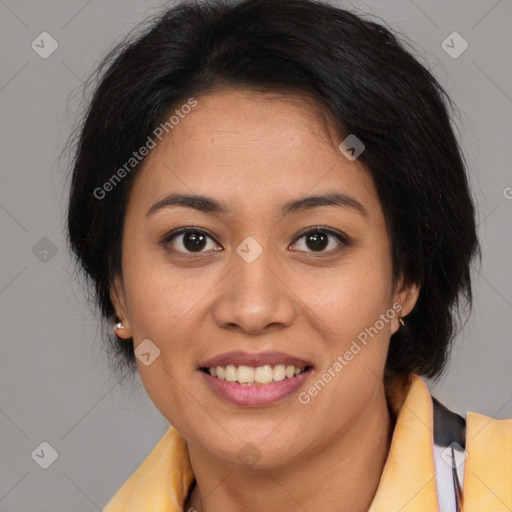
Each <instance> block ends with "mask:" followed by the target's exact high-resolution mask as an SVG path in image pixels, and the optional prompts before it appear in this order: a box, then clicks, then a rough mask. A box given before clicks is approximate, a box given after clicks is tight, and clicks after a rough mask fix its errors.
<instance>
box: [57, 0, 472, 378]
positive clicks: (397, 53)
mask: <svg viewBox="0 0 512 512" xmlns="http://www.w3.org/2000/svg"><path fill="white" fill-rule="evenodd" d="M413 54H414V52H413V50H412V46H411V48H409V44H408V42H407V41H406V38H405V37H403V36H402V38H400V37H399V34H398V33H396V32H395V31H393V30H391V29H389V28H387V27H386V25H385V23H384V22H376V21H374V20H372V19H370V18H369V16H368V15H366V14H365V13H357V14H356V13H355V12H352V11H349V10H347V9H342V8H340V7H336V6H334V5H331V4H329V3H327V2H323V1H313V0H241V1H227V0H208V1H200V0H197V1H187V2H182V3H179V4H175V5H172V6H171V7H167V8H166V9H165V10H163V11H162V12H160V13H159V14H158V15H157V16H155V17H153V18H151V19H150V20H149V22H146V24H143V26H142V28H141V27H138V28H136V30H135V31H134V32H132V33H131V34H129V35H128V37H127V38H126V39H125V40H124V41H123V42H122V43H120V44H119V45H117V46H116V47H115V48H114V49H113V50H112V51H111V52H110V53H109V54H108V55H107V56H106V57H105V58H104V60H103V61H102V63H101V64H100V66H99V67H98V68H97V70H96V74H95V78H97V79H98V83H97V85H96V86H95V87H94V90H93V94H92V98H91V99H90V101H89V102H88V108H87V111H86V112H85V114H84V116H83V118H82V119H81V121H80V123H79V126H78V129H77V131H76V133H75V135H74V136H72V146H73V151H74V159H73V162H72V173H71V184H70V194H69V205H68V212H67V225H66V228H67V236H68V243H69V246H70V249H71V251H72V252H73V253H74V255H75V257H76V261H77V263H78V267H79V271H80V273H81V275H84V276H85V277H86V280H87V282H88V284H90V285H92V287H91V288H92V289H93V290H94V303H95V304H97V306H98V307H99V310H100V312H101V315H102V319H103V320H106V321H108V322H110V321H118V320H119V319H117V318H116V316H115V311H114V308H113V304H112V302H111V298H110V286H111V283H112V279H113V277H114V276H115V275H117V274H119V275H121V237H122V228H123V220H124V216H125V211H126V206H127V198H128V194H129V192H130V187H131V184H132V183H133V180H134V178H135V176H136V174H137V171H138V170H139V169H140V168H141V164H140V163H137V165H134V166H133V169H131V170H130V172H129V173H126V177H124V179H123V180H120V181H119V183H116V184H115V187H112V188H113V190H111V191H110V192H109V193H108V195H106V197H105V198H103V199H98V197H97V196H98V193H97V192H96V193H95V191H97V190H98V189H99V188H101V187H102V186H103V185H104V184H105V183H106V182H108V181H109V179H111V177H112V176H113V175H114V174H115V173H116V172H117V171H118V169H120V168H121V167H122V166H123V165H125V164H126V162H127V161H128V160H129V159H130V157H131V156H132V154H133V152H134V151H135V150H136V149H137V148H140V147H142V146H143V145H144V144H145V143H146V141H147V139H148V136H150V135H151V134H152V133H153V131H154V130H155V128H156V127H157V126H158V125H160V124H161V123H162V122H163V121H164V119H166V115H168V113H169V111H171V110H172V109H173V108H175V107H178V106H179V105H180V104H181V103H182V102H184V101H185V100H186V99H187V98H191V97H198V96H199V95H200V94H202V93H207V92H208V91H209V90H212V89H213V88H215V87H218V86H228V87H234V88H238V89H250V90H255V91H267V92H284V93H288V92H293V91H295V92H302V93H304V94H307V95H309V97H310V98H312V101H317V103H318V105H319V106H320V107H321V108H322V109H325V110H326V112H328V114H329V116H330V117H331V119H333V122H334V123H335V127H336V129H337V130H338V132H339V135H340V141H341V140H343V138H344V136H345V135H347V134H355V135H356V136H357V138H358V139H360V140H361V141H362V142H363V143H364V145H365V151H364V152H363V153H362V154H361V155H360V156H359V160H360V161H361V162H362V163H363V164H364V165H365V166H366V167H367V168H368V169H369V171H370V173H371V176H372V178H373V180H374V183H375V186H376V189H377V192H378V195H379V199H380V201H381V204H382V208H383V211H384V214H385V217H386V222H387V226H388V229H389V233H390V239H391V247H392V261H393V277H396V276H398V275H399V274H400V273H401V272H403V273H404V274H405V276H406V278H407V279H408V280H409V282H415V283H417V284H419V285H420V286H421V290H420V295H419V298H418V301H417V303H416V306H415V308H414V309H413V311H412V312H411V313H410V314H409V315H408V316H407V318H406V320H405V321H406V324H405V327H402V328H400V329H399V330H398V331H397V332H396V333H395V334H393V335H392V337H391V340H390V347H389V353H388V358H387V362H386V376H387V377H391V378H392V377H393V376H397V375H407V374H410V373H411V372H415V373H417V374H419V375H423V376H425V377H428V378H438V377H439V375H440V374H441V373H442V372H443V370H444V368H445V366H446V362H447V360H448V357H449V354H450V349H451V343H452V341H453V339H454V337H455V335H456V334H457V332H458V327H459V326H460V325H459V324H460V319H461V315H460V313H461V312H462V310H463V309H464V311H471V307H472V289H471V262H472V259H473V257H474V256H475V255H478V256H480V245H479V242H478V238H477V234H476V222H475V207H474V203H473V199H472V197H471V191H470V187H469V180H468V173H467V166H466V162H465V159H464V155H463V153H462V151H461V149H460V146H459V143H458V141H457V138H456V135H455V133H454V127H453V126H452V120H453V117H454V116H453V112H456V107H455V105H454V104H453V101H452V100H451V99H450V98H449V96H448V94H447V93H446V92H445V90H444V89H443V88H442V87H441V85H440V84H439V83H438V82H437V80H436V79H435V78H434V76H433V75H432V74H431V72H430V71H429V70H428V67H427V66H426V65H424V64H422V63H421V62H420V60H419V58H417V57H415V56H414V55H413ZM466 308H467V309H466ZM105 334H106V335H107V338H108V340H109V341H110V342H111V343H112V345H111V348H112V347H113V348H114V352H115V357H116V358H117V360H118V363H122V364H123V366H126V367H128V368H129V369H132V370H133V369H134V368H136V365H135V356H134V347H133V339H131V340H128V341H126V340H121V339H120V338H116V337H115V336H114V335H113V334H111V333H110V329H108V330H107V332H106V333H105Z"/></svg>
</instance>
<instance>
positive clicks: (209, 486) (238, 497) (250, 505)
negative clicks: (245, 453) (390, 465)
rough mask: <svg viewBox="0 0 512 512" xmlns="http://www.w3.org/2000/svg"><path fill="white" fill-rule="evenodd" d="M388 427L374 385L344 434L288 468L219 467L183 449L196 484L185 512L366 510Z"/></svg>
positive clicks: (388, 438)
mask: <svg viewBox="0 0 512 512" xmlns="http://www.w3.org/2000/svg"><path fill="white" fill-rule="evenodd" d="M393 423H394V422H393V418H392V417H391V416H390V410H389V408H388V403H387V401H386V397H385V394H384V390H383V388H382V387H380V386H379V387H378V392H377V393H376V395H375V396H374V400H373V401H371V402H370V403H369V404H368V407H367V408H366V409H365V412H364V414H362V415H360V416H359V417H358V419H357V421H356V422H355V423H354V424H353V425H352V426H351V427H350V429H349V430H347V431H346V432H344V433H343V434H341V435H337V436H336V435H335V436H333V437H334V438H333V440H332V442H331V443H329V444H328V445H326V446H324V447H322V448H321V449H318V450H316V451H315V452H314V454H312V455H310V454H308V456H307V457H304V458H303V459H301V460H297V461H295V462H294V463H293V464H288V465H286V466H282V467H279V468H275V469H270V470H269V469H258V468H257V467H250V468H246V467H243V468H240V467H239V466H234V465H230V464H225V463H220V465H219V460H218V459H215V458H214V457H211V456H210V455H209V454H207V452H204V451H203V450H201V449H199V447H195V446H194V445H193V444H192V445H189V456H190V461H191V465H192V468H193V471H194V475H195V479H196V480H195V485H194V486H193V489H192V492H191V493H189V496H188V499H187V501H186V504H185V505H186V506H185V511H189V510H190V511H191V512H193V511H194V510H195V511H197V512H214V511H218V510H234V511H237V510H244V511H246V512H267V511H268V510H272V511H273V512H285V511H286V512H299V511H300V512H303V511H304V510H308V511H309V512H320V511H324V510H338V511H340V512H342V511H343V512H344V511H347V512H348V511H350V512H363V511H367V510H368V508H369V507H370V505H371V503H372V501H373V498H374V496H375V493H376V491H377V488H378V485H379V481H380V477H381V474H382V470H383V467H384V464H385V462H386V459H387V456H388V452H389V447H390V444H391V437H392V432H393V428H394V425H393ZM196 448H197V449H196Z"/></svg>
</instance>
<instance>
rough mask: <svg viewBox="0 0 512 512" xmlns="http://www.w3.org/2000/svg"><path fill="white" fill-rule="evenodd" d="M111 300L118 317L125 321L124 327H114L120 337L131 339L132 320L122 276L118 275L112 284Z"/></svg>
mask: <svg viewBox="0 0 512 512" xmlns="http://www.w3.org/2000/svg"><path fill="white" fill-rule="evenodd" d="M110 300H111V301H112V305H113V306H114V310H115V312H116V316H117V318H119V320H120V321H121V322H122V323H123V326H124V329H118V328H114V331H115V333H116V335H117V336H119V338H123V339H129V338H131V337H132V334H131V329H130V322H129V320H128V314H127V308H126V299H125V293H124V285H123V280H122V278H121V276H119V275H116V276H115V277H114V280H113V282H112V283H111V285H110Z"/></svg>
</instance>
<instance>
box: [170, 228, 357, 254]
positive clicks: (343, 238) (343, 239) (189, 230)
mask: <svg viewBox="0 0 512 512" xmlns="http://www.w3.org/2000/svg"><path fill="white" fill-rule="evenodd" d="M318 232H321V233H325V234H327V235H331V236H333V237H335V238H336V239H337V240H338V241H339V242H341V245H342V246H348V245H350V238H349V237H348V236H347V235H345V234H343V233H341V232H338V231H334V230H333V229H331V228H327V227H324V226H312V227H309V228H306V229H305V230H302V231H300V232H299V233H298V234H297V236H296V238H295V240H294V242H293V243H292V245H295V244H296V243H297V242H298V241H299V240H300V239H301V238H303V237H305V236H306V235H309V234H312V233H318ZM186 233H200V234H202V235H205V236H207V237H208V238H210V239H211V240H213V241H214V242H215V243H218V242H217V241H216V240H215V239H214V238H213V237H212V236H211V235H210V234H209V233H208V232H207V231H205V230H204V229H202V228H196V227H194V226H186V227H181V228H178V229H175V230H173V231H171V232H170V233H168V234H167V235H165V237H164V238H163V240H162V241H161V242H160V243H161V244H162V245H163V246H166V247H167V246H168V245H169V243H170V242H171V241H172V240H173V239H174V238H176V237H177V236H179V235H182V234H186ZM168 250H169V251H171V252H172V253H174V254H178V255H181V256H183V257H185V258H194V257H196V255H197V256H199V255H201V254H203V252H197V253H193V252H187V253H184V252H182V251H177V250H175V249H168ZM340 250H341V249H340V248H337V249H334V250H333V249H331V250H330V251H318V252H315V251H302V252H307V253H310V254H311V256H310V257H313V258H319V257H325V256H332V255H334V254H336V253H338V252H339V251H340ZM299 252H300V251H299ZM185 254H188V255H190V256H184V255H185Z"/></svg>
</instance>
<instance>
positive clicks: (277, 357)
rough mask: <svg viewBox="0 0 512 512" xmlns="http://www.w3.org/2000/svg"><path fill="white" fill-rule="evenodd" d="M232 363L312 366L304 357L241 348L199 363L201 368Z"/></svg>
mask: <svg viewBox="0 0 512 512" xmlns="http://www.w3.org/2000/svg"><path fill="white" fill-rule="evenodd" d="M228 364H233V365H235V366H239V365H245V366H254V367H258V366H263V365H267V364H268V365H271V366H275V365H277V364H284V365H293V366H295V367H296V368H304V367H306V366H312V364H311V363H310V362H308V361H306V360H305V359H301V358H300V357H296V356H292V355H290V354H285V353H284V352H257V353H250V352H244V351H241V350H238V351H234V352H225V353H224V354H219V355H216V356H214V357H212V358H210V359H207V360H206V361H203V362H201V363H200V365H199V366H200V367H201V368H212V367H215V366H227V365H228Z"/></svg>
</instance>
